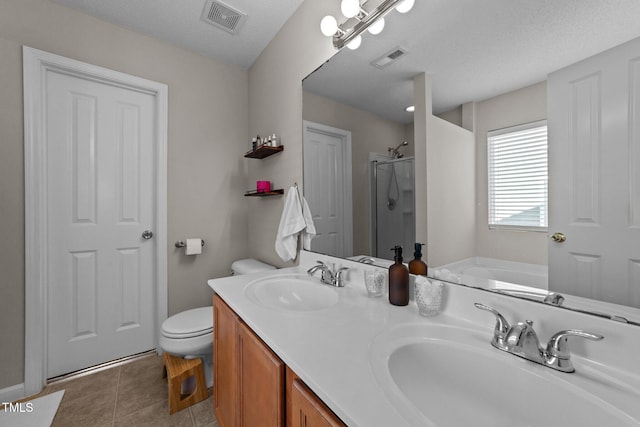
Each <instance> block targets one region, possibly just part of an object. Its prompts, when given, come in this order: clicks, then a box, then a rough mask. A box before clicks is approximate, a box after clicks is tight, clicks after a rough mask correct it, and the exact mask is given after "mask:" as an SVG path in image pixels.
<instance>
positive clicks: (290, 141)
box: [246, 0, 340, 266]
mask: <svg viewBox="0 0 640 427" xmlns="http://www.w3.org/2000/svg"><path fill="white" fill-rule="evenodd" d="M329 3H330V2H327V1H326V0H306V1H305V2H304V3H303V4H302V5H301V6H300V7H299V8H298V10H297V11H296V12H295V13H294V14H293V15H292V17H291V18H290V19H289V20H288V21H287V23H286V24H285V25H284V27H283V28H282V29H281V30H280V32H279V33H278V34H277V35H276V37H275V38H274V39H273V40H272V41H271V43H270V44H269V46H267V48H266V49H265V50H264V51H263V52H262V54H261V55H260V57H259V58H258V60H257V61H256V62H255V63H254V65H253V66H252V67H251V69H250V70H249V132H250V134H251V135H255V134H260V135H264V134H268V133H274V132H275V133H276V134H277V135H279V136H280V137H281V141H282V143H283V144H284V146H285V150H284V151H283V152H282V153H280V154H276V155H274V156H271V157H268V158H266V159H264V160H253V161H251V162H250V163H249V165H248V168H247V169H248V183H249V184H250V185H255V181H257V180H260V179H264V180H269V181H272V182H273V185H274V187H275V188H284V189H287V188H289V187H290V186H291V185H293V183H294V182H297V183H298V184H300V183H301V182H302V79H303V78H304V77H305V76H306V75H308V74H309V73H311V72H312V71H313V70H315V69H316V68H317V67H319V66H320V65H321V64H322V63H323V62H324V61H326V60H327V59H328V58H330V57H331V56H332V55H333V54H334V53H335V49H334V48H333V46H332V44H331V39H330V38H329V37H324V36H323V35H322V33H321V32H320V20H321V19H322V18H323V17H324V16H325V15H327V14H333V15H334V16H339V14H340V11H339V3H337V2H335V3H334V2H331V4H329ZM250 199H251V200H248V201H247V204H246V205H247V209H248V211H249V237H248V238H249V251H250V254H251V256H252V257H254V258H258V259H261V260H263V261H266V262H268V263H270V264H274V265H278V266H285V265H291V264H292V263H284V262H283V261H282V260H281V259H280V258H279V257H278V255H277V254H276V252H275V250H274V244H275V237H276V233H277V231H278V223H279V221H280V215H281V213H282V208H283V206H284V197H252V198H250Z"/></svg>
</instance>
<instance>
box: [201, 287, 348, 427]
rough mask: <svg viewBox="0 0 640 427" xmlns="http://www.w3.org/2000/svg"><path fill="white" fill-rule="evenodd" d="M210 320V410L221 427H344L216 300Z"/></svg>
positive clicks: (233, 314) (230, 311)
mask: <svg viewBox="0 0 640 427" xmlns="http://www.w3.org/2000/svg"><path fill="white" fill-rule="evenodd" d="M213 316H214V333H213V336H214V339H213V363H214V377H213V379H214V386H213V396H214V404H213V406H214V411H215V414H216V418H217V419H218V423H219V424H220V426H221V427H254V426H260V427H271V426H273V427H284V426H285V421H286V427H346V425H345V424H344V423H342V421H340V419H339V418H338V417H336V415H335V414H334V413H333V412H331V410H330V409H329V408H328V407H327V406H326V405H325V404H324V403H323V402H322V401H321V400H320V399H319V398H318V397H317V396H316V395H315V394H314V393H313V392H312V391H311V390H310V389H309V388H308V387H307V386H306V385H305V384H304V383H303V382H302V380H301V379H300V378H299V377H298V376H297V375H296V374H295V372H293V371H292V370H291V369H289V367H287V366H286V365H285V364H284V362H282V360H280V358H279V357H278V356H277V355H276V354H275V353H273V351H272V350H271V349H270V348H269V347H268V346H267V345H266V344H265V343H264V342H262V340H261V339H260V338H259V337H258V336H257V335H256V334H255V333H254V332H253V331H252V330H251V328H249V327H248V326H247V325H246V324H245V323H244V322H243V321H242V319H240V317H238V315H237V314H236V313H235V312H234V311H233V310H232V309H231V308H230V307H229V306H228V305H227V304H226V303H225V302H224V301H223V300H222V299H221V298H220V297H218V296H214V297H213ZM285 370H286V372H285ZM285 376H286V380H285ZM285 411H286V414H285Z"/></svg>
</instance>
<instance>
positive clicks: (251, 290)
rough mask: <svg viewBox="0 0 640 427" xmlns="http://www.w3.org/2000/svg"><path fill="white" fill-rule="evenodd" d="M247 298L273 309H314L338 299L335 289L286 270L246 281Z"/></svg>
mask: <svg viewBox="0 0 640 427" xmlns="http://www.w3.org/2000/svg"><path fill="white" fill-rule="evenodd" d="M245 295H246V296H247V298H249V300H250V301H252V302H254V303H255V304H258V305H261V306H263V307H267V308H271V309H275V310H289V311H316V310H323V309H326V308H329V307H331V306H333V305H335V304H336V303H337V302H338V299H339V298H338V292H336V290H335V289H334V288H333V287H331V286H328V285H324V284H321V283H320V281H319V280H318V279H316V278H312V277H309V276H308V275H305V274H288V275H277V276H270V277H266V278H263V279H257V280H254V281H252V282H250V283H248V284H247V286H246V288H245Z"/></svg>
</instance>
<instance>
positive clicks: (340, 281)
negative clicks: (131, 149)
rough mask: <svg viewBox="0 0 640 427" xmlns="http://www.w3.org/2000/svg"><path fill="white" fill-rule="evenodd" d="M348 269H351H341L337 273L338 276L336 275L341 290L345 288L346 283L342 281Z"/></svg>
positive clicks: (337, 284)
mask: <svg viewBox="0 0 640 427" xmlns="http://www.w3.org/2000/svg"><path fill="white" fill-rule="evenodd" d="M348 269H349V267H341V268H339V269H338V271H336V274H335V280H336V286H338V287H340V288H341V287H343V286H344V283H343V280H342V273H344V272H345V271H347V270H348Z"/></svg>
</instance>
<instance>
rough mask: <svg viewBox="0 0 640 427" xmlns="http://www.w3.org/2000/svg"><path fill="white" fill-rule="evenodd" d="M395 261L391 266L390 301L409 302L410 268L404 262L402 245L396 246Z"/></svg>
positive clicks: (397, 302) (400, 303)
mask: <svg viewBox="0 0 640 427" xmlns="http://www.w3.org/2000/svg"><path fill="white" fill-rule="evenodd" d="M391 250H392V251H395V253H396V254H395V256H394V258H393V259H394V260H395V263H394V264H392V265H391V267H389V302H390V303H391V304H393V305H407V304H409V270H407V267H405V265H404V264H403V263H402V246H395V247H393V248H392V249H391Z"/></svg>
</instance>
